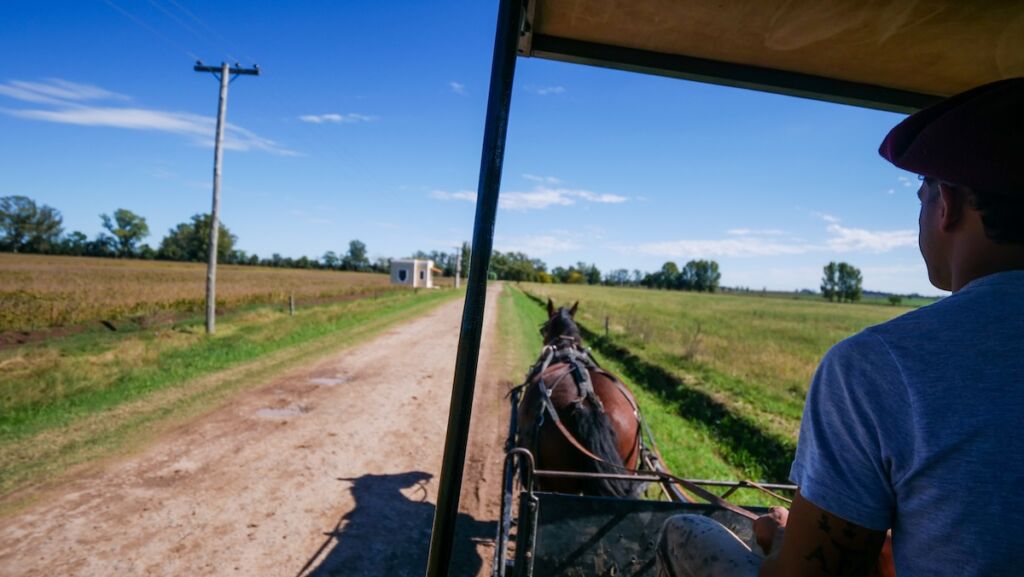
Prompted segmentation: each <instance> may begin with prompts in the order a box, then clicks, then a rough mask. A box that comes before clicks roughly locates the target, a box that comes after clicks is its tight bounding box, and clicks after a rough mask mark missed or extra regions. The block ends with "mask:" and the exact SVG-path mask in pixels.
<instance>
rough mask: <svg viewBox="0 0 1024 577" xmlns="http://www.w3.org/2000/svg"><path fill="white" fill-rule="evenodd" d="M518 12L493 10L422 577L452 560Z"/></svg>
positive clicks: (443, 570) (508, 4)
mask: <svg viewBox="0 0 1024 577" xmlns="http://www.w3.org/2000/svg"><path fill="white" fill-rule="evenodd" d="M522 12H523V0H501V1H500V3H499V6H498V24H497V31H496V32H495V38H494V57H493V60H492V61H491V82H490V91H489V93H488V96H487V117H486V123H485V126H484V141H483V149H482V152H481V158H480V181H479V184H478V186H477V204H476V220H475V224H474V226H473V246H472V251H473V252H472V254H471V256H470V266H469V279H468V281H467V283H466V300H465V305H464V308H463V309H462V327H461V331H460V333H459V348H458V354H457V356H456V360H455V378H454V382H453V384H452V400H451V408H450V409H449V413H448V430H447V433H446V437H445V445H444V457H443V459H442V462H441V479H440V487H439V488H438V493H437V510H436V512H435V513H434V526H433V530H432V531H431V535H430V556H429V557H428V560H427V573H426V574H427V577H441V576H442V575H447V574H448V565H449V563H450V561H451V558H452V549H453V545H454V540H455V521H456V519H457V518H458V515H459V496H460V495H459V494H460V493H461V491H462V473H463V469H464V466H465V460H466V444H467V441H468V439H469V421H470V417H471V415H472V408H473V389H474V386H475V384H476V370H477V361H478V355H479V352H480V336H481V333H482V331H483V321H484V305H485V303H486V298H487V270H488V267H489V265H490V260H491V249H492V245H493V241H494V221H495V217H496V215H497V210H498V191H499V188H500V186H501V168H502V163H503V162H504V159H505V135H506V132H507V130H508V117H509V109H510V107H511V104H512V82H513V78H514V77H515V67H516V45H517V43H518V40H519V30H520V26H521V19H522Z"/></svg>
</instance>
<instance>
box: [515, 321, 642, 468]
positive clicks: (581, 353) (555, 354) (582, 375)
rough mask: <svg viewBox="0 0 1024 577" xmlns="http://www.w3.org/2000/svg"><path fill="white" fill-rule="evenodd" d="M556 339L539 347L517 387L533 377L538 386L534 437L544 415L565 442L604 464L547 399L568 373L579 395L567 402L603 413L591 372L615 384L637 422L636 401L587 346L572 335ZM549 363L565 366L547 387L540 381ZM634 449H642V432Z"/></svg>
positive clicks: (527, 382) (526, 383)
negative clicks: (527, 371)
mask: <svg viewBox="0 0 1024 577" xmlns="http://www.w3.org/2000/svg"><path fill="white" fill-rule="evenodd" d="M559 340H560V341H561V342H560V343H559V344H551V345H545V346H544V348H543V349H541V356H540V359H539V360H538V361H537V363H536V364H534V365H533V367H532V368H531V369H530V372H529V373H527V375H526V381H525V382H523V384H521V385H519V388H526V387H529V386H530V384H531V383H532V382H533V381H534V379H537V386H538V388H539V389H540V394H541V405H542V407H543V411H542V412H541V413H540V418H538V419H537V422H536V423H535V424H534V430H535V434H534V438H535V439H536V438H537V437H536V431H539V430H540V428H541V427H542V426H543V425H544V420H545V418H550V419H551V421H552V422H553V423H554V425H555V427H556V428H557V429H558V430H559V432H561V433H562V436H564V437H565V440H566V441H568V442H569V444H571V445H572V446H573V447H575V448H576V449H577V450H578V451H580V452H581V453H583V454H584V455H586V456H587V457H588V458H590V459H593V460H595V461H597V462H599V463H607V461H605V460H604V459H602V458H601V457H599V456H597V455H595V454H594V453H592V452H591V451H590V450H589V449H587V448H586V447H584V446H583V444H581V443H580V442H579V440H577V439H576V437H575V436H573V434H572V432H570V431H569V429H567V428H566V427H565V425H564V424H563V423H562V419H561V418H560V417H559V416H558V410H557V409H556V408H555V403H554V401H552V400H551V394H552V392H553V391H554V390H555V389H556V388H557V387H558V386H559V385H560V384H561V383H562V381H563V380H565V378H566V377H567V376H570V375H571V376H572V380H573V383H574V384H575V385H576V388H577V390H578V391H579V396H578V397H577V398H576V399H575V400H573V401H572V402H571V404H575V405H579V404H580V403H584V402H590V403H591V406H593V407H594V408H595V409H597V410H598V411H601V412H604V404H603V403H602V402H601V399H600V398H598V396H597V393H596V392H595V391H594V383H593V381H591V378H590V373H591V372H595V373H600V374H602V375H605V376H606V377H608V378H609V379H610V380H611V381H612V382H613V383H615V387H616V388H617V389H618V391H619V392H620V393H621V394H622V396H623V397H625V399H626V402H628V403H629V405H630V407H632V408H633V416H635V417H636V420H637V423H640V422H641V421H640V418H641V417H640V408H639V406H638V405H637V403H636V400H635V399H634V398H633V395H632V394H630V392H629V390H628V389H626V387H625V385H623V384H622V382H621V381H619V379H617V378H616V377H615V375H613V374H611V373H609V372H608V371H606V370H604V369H603V368H601V366H600V365H598V364H597V361H595V360H594V359H593V357H591V356H590V353H589V352H588V350H587V349H584V348H582V347H580V346H579V345H577V344H576V343H575V342H574V341H573V339H572V337H567V336H562V337H559ZM553 364H554V365H558V364H566V365H568V368H567V369H566V370H565V371H564V372H562V373H561V374H559V375H558V376H557V377H556V378H555V380H554V383H552V384H551V386H550V387H549V386H548V385H547V383H545V382H544V377H543V375H544V372H545V371H546V370H547V369H548V367H550V366H551V365H553ZM636 448H637V450H638V452H642V451H643V450H644V447H643V436H642V435H638V436H637V447H636Z"/></svg>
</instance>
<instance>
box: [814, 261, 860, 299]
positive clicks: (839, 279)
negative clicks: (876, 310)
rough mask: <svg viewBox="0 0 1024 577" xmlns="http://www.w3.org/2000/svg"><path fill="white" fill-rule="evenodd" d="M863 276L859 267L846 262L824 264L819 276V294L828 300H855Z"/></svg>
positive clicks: (857, 296) (857, 297) (858, 295)
mask: <svg viewBox="0 0 1024 577" xmlns="http://www.w3.org/2000/svg"><path fill="white" fill-rule="evenodd" d="M862 281H863V278H862V277H861V274H860V269H858V268H857V267H855V266H853V265H851V264H849V263H846V262H840V263H836V262H830V263H828V264H827V265H825V268H824V274H823V276H822V278H821V296H823V297H824V298H827V299H828V300H829V301H839V302H851V303H853V302H857V301H859V300H860V296H861V283H862Z"/></svg>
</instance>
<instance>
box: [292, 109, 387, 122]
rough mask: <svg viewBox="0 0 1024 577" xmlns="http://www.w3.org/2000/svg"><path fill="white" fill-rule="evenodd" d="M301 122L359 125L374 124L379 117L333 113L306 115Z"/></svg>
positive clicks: (300, 118)
mask: <svg viewBox="0 0 1024 577" xmlns="http://www.w3.org/2000/svg"><path fill="white" fill-rule="evenodd" d="M299 120H301V121H303V122H311V123H313V124H323V123H325V122H332V123H341V124H357V123H360V122H373V121H374V120H377V117H376V116H369V115H366V114H359V113H356V112H349V113H348V114H338V113H337V112H331V113H328V114H304V115H302V116H300V117H299Z"/></svg>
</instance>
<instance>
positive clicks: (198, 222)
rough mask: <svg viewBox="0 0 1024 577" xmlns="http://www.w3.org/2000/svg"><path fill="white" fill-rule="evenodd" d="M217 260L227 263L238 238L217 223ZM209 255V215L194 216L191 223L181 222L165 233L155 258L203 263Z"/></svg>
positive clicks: (221, 223)
mask: <svg viewBox="0 0 1024 577" xmlns="http://www.w3.org/2000/svg"><path fill="white" fill-rule="evenodd" d="M218 226H219V228H220V233H219V234H220V235H219V237H218V239H217V260H218V261H223V262H227V261H228V258H229V256H230V255H231V251H232V250H233V249H234V246H235V243H236V242H238V237H237V236H235V235H233V234H231V231H229V230H228V227H227V226H225V225H224V223H223V222H220V223H218ZM209 253H210V215H208V214H196V215H193V216H192V222H183V223H181V224H179V225H177V226H175V227H174V228H172V229H171V230H169V231H168V232H167V236H165V237H164V239H163V240H162V241H161V242H160V248H159V250H157V258H161V259H164V260H181V261H188V262H203V261H206V260H207V259H208V258H209Z"/></svg>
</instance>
